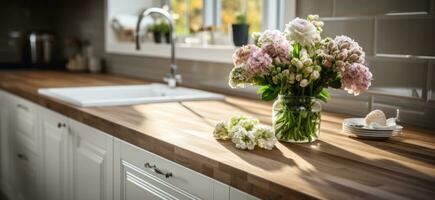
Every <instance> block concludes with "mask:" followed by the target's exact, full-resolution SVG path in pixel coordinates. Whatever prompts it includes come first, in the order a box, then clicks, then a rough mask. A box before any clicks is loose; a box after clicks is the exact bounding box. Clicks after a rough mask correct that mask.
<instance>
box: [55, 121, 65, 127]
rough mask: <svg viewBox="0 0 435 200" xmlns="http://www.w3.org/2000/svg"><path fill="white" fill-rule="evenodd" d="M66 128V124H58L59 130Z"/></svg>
mask: <svg viewBox="0 0 435 200" xmlns="http://www.w3.org/2000/svg"><path fill="white" fill-rule="evenodd" d="M62 127H63V128H65V127H66V124H65V123H60V122H59V123H57V128H62Z"/></svg>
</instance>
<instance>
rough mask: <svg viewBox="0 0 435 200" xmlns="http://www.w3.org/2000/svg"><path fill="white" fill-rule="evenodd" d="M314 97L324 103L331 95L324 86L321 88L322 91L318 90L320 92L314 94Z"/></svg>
mask: <svg viewBox="0 0 435 200" xmlns="http://www.w3.org/2000/svg"><path fill="white" fill-rule="evenodd" d="M316 98H318V99H320V100H321V101H323V102H325V103H326V102H328V100H329V99H330V98H331V95H330V94H329V91H328V90H327V89H326V88H323V89H322V91H320V93H319V94H318V95H317V96H316Z"/></svg>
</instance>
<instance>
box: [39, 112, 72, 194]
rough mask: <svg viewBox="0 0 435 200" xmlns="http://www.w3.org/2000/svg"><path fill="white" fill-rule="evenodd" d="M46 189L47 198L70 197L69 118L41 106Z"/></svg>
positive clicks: (44, 191)
mask: <svg viewBox="0 0 435 200" xmlns="http://www.w3.org/2000/svg"><path fill="white" fill-rule="evenodd" d="M40 113H41V117H42V123H41V136H42V151H43V157H44V159H43V166H44V167H43V174H44V183H45V184H44V189H43V197H44V199H46V200H66V199H68V197H69V181H68V180H69V175H70V161H69V158H71V156H70V148H69V147H70V144H69V141H70V139H69V134H68V124H67V123H68V122H67V118H66V117H64V116H62V115H59V114H57V113H55V112H52V111H50V110H47V109H42V108H41V112H40Z"/></svg>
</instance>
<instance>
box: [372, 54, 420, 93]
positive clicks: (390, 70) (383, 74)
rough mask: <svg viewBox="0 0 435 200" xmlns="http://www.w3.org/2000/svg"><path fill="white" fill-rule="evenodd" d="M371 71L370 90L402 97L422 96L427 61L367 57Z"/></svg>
mask: <svg viewBox="0 0 435 200" xmlns="http://www.w3.org/2000/svg"><path fill="white" fill-rule="evenodd" d="M369 62H370V66H371V67H370V71H371V72H372V73H373V79H374V80H373V81H372V86H371V87H370V91H373V92H378V93H385V94H388V95H396V96H403V97H413V98H420V99H421V98H423V91H424V90H425V88H426V74H427V65H428V62H427V61H425V60H416V59H412V60H409V59H391V58H378V59H376V58H375V59H369Z"/></svg>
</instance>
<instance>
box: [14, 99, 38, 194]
mask: <svg viewBox="0 0 435 200" xmlns="http://www.w3.org/2000/svg"><path fill="white" fill-rule="evenodd" d="M9 98H10V105H9V106H10V113H9V114H10V116H9V117H10V118H9V119H10V120H11V123H10V125H11V127H9V128H10V129H9V131H10V132H9V133H10V141H9V142H10V143H11V144H12V145H13V146H12V148H11V149H10V150H11V152H12V154H11V159H10V160H11V161H12V163H11V169H10V173H12V178H11V179H12V180H11V184H13V187H14V192H13V194H12V197H13V199H19V200H21V199H23V200H29V199H40V191H41V185H42V184H41V180H42V177H41V169H42V167H41V156H40V154H41V153H40V149H39V148H40V145H39V144H40V137H39V131H38V122H39V121H38V111H37V106H36V105H35V104H33V103H31V102H29V101H27V100H24V99H22V98H19V97H16V96H10V97H9Z"/></svg>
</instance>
